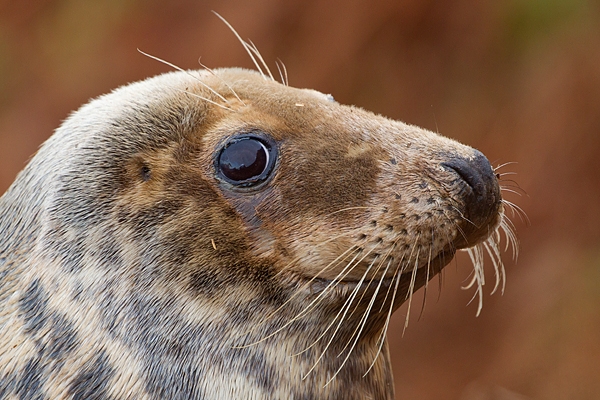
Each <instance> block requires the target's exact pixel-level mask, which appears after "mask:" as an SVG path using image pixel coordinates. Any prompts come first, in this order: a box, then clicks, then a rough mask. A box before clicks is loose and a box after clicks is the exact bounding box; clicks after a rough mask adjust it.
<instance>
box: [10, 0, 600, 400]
mask: <svg viewBox="0 0 600 400" xmlns="http://www.w3.org/2000/svg"><path fill="white" fill-rule="evenodd" d="M213 9H214V10H216V11H218V12H219V13H221V14H222V15H223V16H225V17H226V18H227V19H228V20H229V21H230V22H231V23H232V24H233V25H234V26H235V27H236V29H237V30H238V31H239V32H240V33H241V34H242V36H243V37H248V38H251V39H252V40H253V42H254V43H256V44H257V46H258V47H259V49H260V50H261V52H262V54H263V55H264V57H265V59H266V60H268V61H269V62H270V63H271V65H272V66H273V65H274V60H275V59H276V58H280V59H281V60H283V61H284V62H285V64H286V66H287V69H288V72H289V77H290V84H291V85H292V86H298V87H311V88H314V89H317V90H320V91H322V92H325V93H331V94H333V95H334V96H335V98H336V100H338V101H339V102H341V103H348V104H355V105H358V106H362V107H364V108H367V109H369V110H372V111H375V112H377V113H381V114H384V115H387V116H389V117H392V118H394V119H400V120H403V121H405V122H408V123H411V124H416V125H420V126H423V127H425V128H428V129H431V130H439V131H440V132H441V133H443V134H444V135H447V136H449V137H452V138H455V139H458V140H460V141H462V142H464V143H467V144H470V145H472V146H475V147H477V148H479V149H480V150H482V151H483V152H484V153H485V154H486V155H487V156H488V158H489V159H490V160H491V161H492V163H493V164H494V165H498V164H501V163H505V162H516V163H515V164H512V165H510V166H508V167H505V168H504V169H503V171H513V172H516V173H517V175H516V176H515V178H514V179H515V180H516V181H517V182H518V184H519V186H520V187H521V188H522V189H523V190H524V191H525V192H526V195H524V196H520V197H519V196H513V195H508V196H507V197H508V198H509V199H510V200H511V201H514V202H516V203H518V204H519V205H520V206H521V207H522V208H523V209H525V211H526V212H527V214H528V216H529V219H530V220H531V226H530V227H527V226H526V225H525V224H524V223H522V222H520V221H519V219H518V218H516V219H515V223H516V225H517V228H518V231H519V236H520V239H521V255H520V258H519V260H518V264H514V263H512V262H510V257H509V255H507V256H506V257H505V259H506V261H507V273H508V285H507V288H506V292H505V294H504V296H500V295H493V296H488V295H487V294H486V297H485V302H484V310H483V313H482V315H481V316H480V317H478V318H476V317H475V309H476V307H475V305H474V304H471V305H467V303H468V301H469V299H470V297H471V296H472V294H473V292H472V291H462V290H460V286H461V284H462V283H463V281H464V280H465V279H466V278H467V277H468V274H469V272H470V264H469V262H468V261H467V260H466V259H465V258H464V257H463V258H460V259H459V260H458V262H457V263H455V266H454V265H451V266H449V267H448V268H447V269H446V271H445V274H444V284H443V290H442V292H441V297H440V300H439V301H438V296H437V295H438V293H437V289H435V290H433V291H430V294H429V295H428V296H427V305H426V308H425V311H424V313H423V317H422V318H421V319H420V320H419V319H418V318H417V317H418V315H419V311H420V302H417V303H416V304H418V306H417V307H416V308H415V310H416V311H415V310H413V313H412V316H411V323H410V326H409V327H408V329H407V331H406V333H405V334H404V337H402V324H403V321H404V315H403V314H404V313H405V310H404V309H401V310H400V311H399V312H398V313H397V314H396V315H395V318H394V326H393V328H392V330H391V332H390V333H389V339H390V344H391V347H392V356H393V363H394V374H395V378H396V388H397V398H398V399H521V398H539V399H595V398H600V394H599V393H600V240H599V239H600V227H599V225H600V201H599V200H600V173H599V170H600V161H599V157H598V156H600V138H599V133H600V23H599V22H598V21H600V7H599V5H598V3H597V2H593V1H585V0H573V1H568V0H508V1H491V0H490V1H480V0H450V1H431V0H404V1H375V2H374V1H353V0H337V1H329V2H324V1H312V0H311V1H307V0H302V1H300V0H296V1H276V0H257V1H248V2H240V3H239V4H238V3H235V2H234V1H216V0H215V1H192V0H189V1H162V2H161V1H158V0H154V1H141V0H126V1H124V0H111V1H78V0H54V1H42V0H40V1H34V0H32V1H10V0H0V193H2V192H4V191H5V190H6V188H7V187H8V185H9V184H10V182H12V180H13V179H14V177H15V175H16V174H17V172H18V171H19V170H20V169H21V168H23V166H24V165H25V163H26V161H27V159H28V158H29V157H30V156H31V155H32V154H33V153H34V152H35V150H36V148H37V147H38V146H39V145H40V143H42V142H43V141H44V140H45V139H46V138H47V137H48V136H49V135H50V134H51V133H52V130H53V129H54V128H56V127H57V126H58V125H59V124H60V121H61V120H63V119H64V118H65V117H66V116H67V115H68V114H69V112H70V111H71V110H75V109H77V108H78V107H79V106H80V105H81V104H82V103H84V102H86V101H87V100H88V99H89V98H92V97H95V96H97V95H100V94H102V93H105V92H107V91H109V90H111V89H112V88H115V87H117V86H119V85H122V84H125V83H127V82H131V81H135V80H139V79H142V78H144V77H147V76H151V75H154V74H157V73H160V72H163V71H167V70H168V69H169V68H167V67H165V66H164V65H161V64H160V63H158V62H156V61H153V60H151V59H149V58H147V57H144V56H142V55H141V54H140V53H138V52H137V51H136V48H139V49H142V50H144V51H146V52H149V53H151V54H153V55H156V56H159V57H161V58H163V59H166V60H169V61H171V62H173V63H175V64H177V65H179V66H181V67H184V68H197V67H198V63H197V60H198V57H200V56H202V62H203V63H204V64H206V65H208V66H210V67H219V66H245V67H251V64H250V61H249V58H248V56H247V55H246V54H245V53H244V51H243V49H242V47H241V46H240V45H239V44H238V43H237V42H236V40H235V38H234V37H233V35H232V34H231V33H230V32H229V31H228V30H227V28H226V27H225V26H224V25H223V23H221V22H220V21H219V20H218V19H217V18H216V17H215V16H214V15H213V14H212V13H211V12H210V10H213ZM0 218H2V216H0ZM488 271H489V270H488ZM488 275H489V276H488V278H492V274H488ZM487 289H488V290H487V293H488V294H489V291H490V289H491V288H487Z"/></svg>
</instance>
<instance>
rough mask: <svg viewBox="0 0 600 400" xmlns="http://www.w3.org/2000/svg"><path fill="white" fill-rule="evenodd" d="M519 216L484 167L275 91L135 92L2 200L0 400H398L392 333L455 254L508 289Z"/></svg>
mask: <svg viewBox="0 0 600 400" xmlns="http://www.w3.org/2000/svg"><path fill="white" fill-rule="evenodd" d="M284 82H285V79H284ZM504 209H505V203H504V202H503V200H502V197H501V190H500V186H499V183H498V176H497V175H496V172H495V171H494V169H492V167H491V166H490V163H489V162H488V161H487V159H486V158H485V156H484V155H483V154H481V153H480V152H478V151H477V150H474V149H472V148H470V147H468V146H465V145H462V144H460V143H458V142H456V141H453V140H450V139H448V138H444V137H442V136H439V135H437V134H434V133H432V132H429V131H426V130H423V129H420V128H418V127H415V126H410V125H406V124H404V123H402V122H397V121H392V120H390V119H387V118H385V117H382V116H377V115H375V114H373V113H370V112H368V111H365V110H362V109H360V108H356V107H351V106H345V105H341V104H338V103H337V102H335V101H334V100H333V98H332V97H331V96H329V95H324V94H322V93H320V92H317V91H314V90H307V89H296V88H292V87H289V86H287V84H285V83H284V84H282V83H278V82H276V81H275V80H274V79H272V78H271V77H270V76H269V75H268V74H265V73H261V72H253V71H248V70H243V69H219V70H214V71H212V70H200V71H176V72H171V73H167V74H164V75H160V76H157V77H154V78H151V79H147V80H145V81H142V82H138V83H133V84H131V85H128V86H125V87H122V88H120V89H117V90H115V91H113V92H112V93H110V94H108V95H105V96H102V97H100V98H98V99H95V100H93V101H91V102H90V103H89V104H87V105H84V106H83V107H82V108H81V109H79V110H78V111H77V112H75V113H74V114H72V115H71V116H70V117H69V118H68V119H67V120H66V121H65V122H64V123H63V124H62V126H61V127H60V128H58V129H57V130H56V132H55V133H54V135H53V136H52V137H51V138H50V139H49V140H48V141H47V142H46V143H45V144H44V145H43V146H42V147H41V148H40V150H39V151H38V153H37V154H36V155H35V156H34V157H33V159H32V160H31V161H30V162H29V164H28V165H27V166H26V168H25V169H24V170H23V171H22V172H21V173H20V174H19V176H18V177H17V179H16V181H15V182H14V183H13V185H12V186H11V187H10V188H9V190H8V191H7V192H6V193H5V194H4V195H3V197H2V198H0V215H2V219H1V220H0V398H2V399H5V398H6V399H8V398H11V399H12V398H19V399H232V398H233V399H244V398H247V399H313V398H330V399H365V398H371V399H391V398H393V396H394V389H393V379H392V371H391V367H390V362H389V355H388V351H387V344H386V340H385V334H386V331H387V326H388V322H389V319H390V315H391V314H392V313H393V311H394V310H395V309H397V308H398V307H399V306H400V305H401V304H402V303H404V302H405V301H408V302H409V303H410V301H411V300H412V294H413V293H414V292H415V290H417V289H418V288H420V287H422V286H427V282H428V281H429V280H430V279H431V278H432V277H434V276H435V275H436V274H438V273H439V272H440V271H441V270H442V268H443V267H444V266H445V265H446V264H448V262H449V261H450V260H451V259H452V257H453V256H454V254H455V252H456V251H457V250H460V249H469V250H468V251H469V252H470V254H472V256H473V260H474V266H475V272H474V281H473V282H474V285H475V286H477V287H478V290H479V291H480V290H481V287H482V285H483V269H482V264H481V254H482V252H483V251H484V250H485V249H487V250H488V252H489V253H490V255H491V256H492V260H493V264H494V266H495V268H496V272H498V274H497V277H499V278H497V282H496V285H497V286H498V285H499V284H501V283H502V281H503V269H502V266H501V261H500V258H499V253H500V252H499V246H498V243H499V236H500V233H501V232H502V231H505V233H506V236H507V237H508V238H509V239H512V238H513V234H512V231H511V228H510V223H509V222H508V219H506V217H505V214H504Z"/></svg>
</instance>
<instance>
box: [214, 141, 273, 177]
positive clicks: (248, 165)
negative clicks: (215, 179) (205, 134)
mask: <svg viewBox="0 0 600 400" xmlns="http://www.w3.org/2000/svg"><path fill="white" fill-rule="evenodd" d="M274 158H275V154H274V150H273V146H271V145H270V144H269V143H267V141H265V140H262V139H261V138H258V137H254V136H241V137H237V138H235V139H232V140H231V141H230V142H228V143H227V144H226V145H225V147H223V149H222V150H221V152H220V153H219V155H218V157H217V160H216V166H217V169H218V171H219V172H220V174H221V175H222V177H224V178H225V180H227V181H228V182H229V183H232V184H234V185H236V186H242V187H247V186H253V185H256V184H258V183H261V182H263V181H265V180H266V179H267V178H268V177H269V176H270V174H271V171H272V168H273V164H274V162H275V160H274Z"/></svg>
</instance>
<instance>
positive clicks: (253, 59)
mask: <svg viewBox="0 0 600 400" xmlns="http://www.w3.org/2000/svg"><path fill="white" fill-rule="evenodd" d="M213 14H215V15H216V16H217V17H218V18H219V19H220V20H221V21H223V22H224V23H225V25H227V27H228V28H229V29H230V30H231V32H233V34H234V35H235V37H236V38H237V39H238V40H239V42H240V43H241V44H242V46H244V49H245V50H246V52H247V53H248V55H249V56H250V59H251V60H252V62H253V63H254V65H255V66H256V69H257V70H258V72H260V74H261V75H262V77H263V79H265V80H266V79H267V75H265V73H264V71H263V70H262V68H261V67H260V64H259V63H258V61H256V58H255V57H254V54H252V51H251V50H250V45H249V44H248V43H246V41H245V40H244V39H242V37H241V36H240V35H239V34H238V33H237V31H236V30H235V29H233V26H231V24H230V23H229V22H227V20H226V19H225V18H223V17H222V16H221V15H220V14H219V13H217V12H216V11H213Z"/></svg>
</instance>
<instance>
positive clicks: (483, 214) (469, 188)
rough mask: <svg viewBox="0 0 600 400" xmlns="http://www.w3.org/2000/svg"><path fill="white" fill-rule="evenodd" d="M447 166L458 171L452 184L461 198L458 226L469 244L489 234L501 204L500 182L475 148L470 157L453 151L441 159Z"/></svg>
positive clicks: (443, 165)
mask: <svg viewBox="0 0 600 400" xmlns="http://www.w3.org/2000/svg"><path fill="white" fill-rule="evenodd" d="M441 166H442V167H444V168H445V169H446V170H448V171H451V172H453V173H454V174H456V175H457V179H456V180H455V181H454V184H456V185H458V187H459V195H460V196H462V199H463V201H464V205H465V210H464V217H465V218H466V219H468V221H463V222H464V223H463V224H462V225H463V226H462V227H461V228H462V230H463V233H464V236H465V237H466V238H464V239H466V242H467V245H472V244H474V243H475V242H477V241H478V240H479V239H481V238H482V237H486V236H487V235H488V234H489V226H490V225H491V224H495V222H496V220H497V218H498V214H499V209H500V204H501V199H502V198H501V196H500V186H499V185H498V179H497V178H496V175H495V173H494V170H493V169H492V166H491V165H490V162H489V161H488V159H487V158H486V157H485V156H484V155H483V153H481V152H480V151H478V150H474V153H473V157H471V158H464V157H460V156H456V155H453V156H451V158H450V159H449V160H448V161H444V162H442V163H441Z"/></svg>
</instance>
